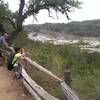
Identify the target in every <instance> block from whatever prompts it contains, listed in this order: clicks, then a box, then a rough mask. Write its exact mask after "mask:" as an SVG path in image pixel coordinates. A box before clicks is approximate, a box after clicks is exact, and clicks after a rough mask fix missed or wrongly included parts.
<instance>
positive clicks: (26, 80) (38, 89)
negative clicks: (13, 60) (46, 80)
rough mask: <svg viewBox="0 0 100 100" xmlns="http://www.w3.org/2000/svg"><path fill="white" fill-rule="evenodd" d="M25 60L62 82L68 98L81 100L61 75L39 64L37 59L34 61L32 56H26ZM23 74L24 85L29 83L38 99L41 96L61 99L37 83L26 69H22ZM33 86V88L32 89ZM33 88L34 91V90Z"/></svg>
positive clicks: (61, 84) (37, 99) (47, 98)
mask: <svg viewBox="0 0 100 100" xmlns="http://www.w3.org/2000/svg"><path fill="white" fill-rule="evenodd" d="M24 60H25V61H27V62H28V64H30V65H32V66H33V67H35V68H37V69H38V70H40V71H42V72H43V73H45V74H47V75H48V76H50V77H52V79H54V80H55V81H57V83H59V84H60V86H61V88H62V90H63V92H64V94H65V96H66V98H67V99H68V100H80V99H79V97H78V96H77V95H76V94H75V93H74V91H73V90H72V89H71V88H70V87H69V86H68V85H67V84H66V83H65V82H64V81H63V80H62V79H60V78H59V77H57V76H56V75H54V74H53V73H52V72H50V71H48V70H47V69H45V68H44V67H42V66H40V65H39V64H37V63H36V62H35V61H32V60H31V59H30V58H28V57H25V58H24ZM22 75H23V77H24V81H23V83H24V85H25V84H27V85H28V86H26V87H27V89H28V90H29V91H30V90H31V94H32V95H34V97H35V99H36V100H41V99H40V97H42V98H44V99H45V100H59V99H58V98H55V97H53V96H51V95H50V94H48V93H47V92H46V91H45V90H44V89H43V88H42V87H40V86H39V85H37V84H36V83H35V82H34V81H33V80H32V79H31V78H30V77H29V76H28V74H27V73H26V71H25V70H24V69H22ZM30 88H31V89H30ZM32 90H33V91H32Z"/></svg>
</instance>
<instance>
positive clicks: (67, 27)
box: [25, 20, 100, 37]
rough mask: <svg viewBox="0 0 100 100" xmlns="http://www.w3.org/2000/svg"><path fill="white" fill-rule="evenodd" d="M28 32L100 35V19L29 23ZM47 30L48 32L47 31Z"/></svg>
mask: <svg viewBox="0 0 100 100" xmlns="http://www.w3.org/2000/svg"><path fill="white" fill-rule="evenodd" d="M25 29H26V30H27V31H28V32H32V31H33V32H40V33H48V34H53V35H59V33H60V35H63V34H64V35H65V36H66V35H76V36H84V37H85V36H87V37H89V36H92V37H93V36H97V37H98V36H100V20H90V21H82V22H70V23H68V24H64V23H55V24H53V23H45V24H42V25H35V24H33V25H27V26H25ZM45 31H46V32H45Z"/></svg>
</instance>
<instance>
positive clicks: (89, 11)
mask: <svg viewBox="0 0 100 100" xmlns="http://www.w3.org/2000/svg"><path fill="white" fill-rule="evenodd" d="M4 1H5V2H8V3H9V8H10V9H11V10H12V11H16V10H17V9H18V4H19V0H4ZM26 1H27V0H26ZM79 1H82V2H83V4H82V5H81V7H82V8H81V9H76V10H75V11H73V12H71V13H69V17H70V19H71V20H70V21H84V20H95V19H100V13H99V9H100V0H79ZM51 15H53V16H54V18H53V19H52V18H49V17H48V13H47V11H45V10H43V11H40V13H39V14H38V16H37V19H38V22H36V21H33V17H29V18H27V19H26V20H25V22H24V24H25V25H26V24H33V23H34V24H43V23H46V22H47V23H68V22H70V21H69V20H67V18H66V17H65V16H64V15H61V14H59V15H58V16H59V19H57V18H56V15H55V13H54V12H53V13H52V14H51Z"/></svg>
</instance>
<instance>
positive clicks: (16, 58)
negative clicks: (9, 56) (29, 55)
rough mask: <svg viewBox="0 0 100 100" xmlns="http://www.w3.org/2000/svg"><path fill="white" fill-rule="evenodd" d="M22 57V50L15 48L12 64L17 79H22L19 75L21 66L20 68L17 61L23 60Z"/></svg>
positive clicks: (23, 54)
mask: <svg viewBox="0 0 100 100" xmlns="http://www.w3.org/2000/svg"><path fill="white" fill-rule="evenodd" d="M24 56H25V53H24V49H21V48H19V47H16V48H15V56H14V59H13V61H12V64H13V67H14V71H15V76H16V78H17V79H21V78H22V75H21V72H22V66H21V64H20V62H19V60H20V58H22V59H23V57H24Z"/></svg>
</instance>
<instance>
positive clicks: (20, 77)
mask: <svg viewBox="0 0 100 100" xmlns="http://www.w3.org/2000/svg"><path fill="white" fill-rule="evenodd" d="M16 79H17V80H21V79H24V77H23V76H19V77H16Z"/></svg>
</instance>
